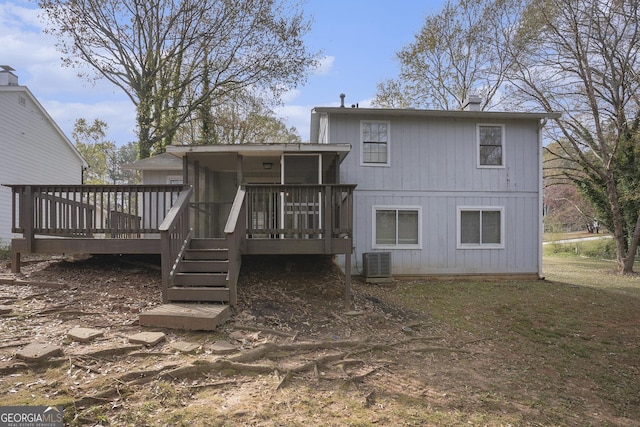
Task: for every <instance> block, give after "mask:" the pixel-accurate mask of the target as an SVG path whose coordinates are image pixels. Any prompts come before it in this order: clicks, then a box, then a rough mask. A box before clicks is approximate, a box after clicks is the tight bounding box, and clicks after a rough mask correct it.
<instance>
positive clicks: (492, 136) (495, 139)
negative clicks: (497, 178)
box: [477, 125, 504, 167]
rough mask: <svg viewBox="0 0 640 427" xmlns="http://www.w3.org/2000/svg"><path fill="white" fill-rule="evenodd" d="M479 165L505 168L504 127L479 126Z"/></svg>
mask: <svg viewBox="0 0 640 427" xmlns="http://www.w3.org/2000/svg"><path fill="white" fill-rule="evenodd" d="M477 132H478V165H479V166H480V167H503V166H504V126H503V125H478V131H477Z"/></svg>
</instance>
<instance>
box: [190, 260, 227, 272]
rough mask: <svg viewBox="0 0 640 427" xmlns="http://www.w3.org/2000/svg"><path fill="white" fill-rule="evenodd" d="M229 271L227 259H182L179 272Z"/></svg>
mask: <svg viewBox="0 0 640 427" xmlns="http://www.w3.org/2000/svg"><path fill="white" fill-rule="evenodd" d="M228 271H229V260H215V261H209V260H182V261H181V262H180V266H179V268H178V272H179V273H226V272H228Z"/></svg>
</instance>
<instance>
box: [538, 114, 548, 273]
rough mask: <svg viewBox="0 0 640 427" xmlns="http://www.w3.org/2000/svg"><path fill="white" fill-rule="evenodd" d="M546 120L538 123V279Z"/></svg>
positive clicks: (539, 270)
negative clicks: (543, 134) (543, 143)
mask: <svg viewBox="0 0 640 427" xmlns="http://www.w3.org/2000/svg"><path fill="white" fill-rule="evenodd" d="M545 124H546V119H544V120H540V121H538V277H543V276H542V238H543V236H544V217H543V215H542V209H544V183H543V179H542V156H543V154H542V153H543V148H542V129H543V128H544V125H545Z"/></svg>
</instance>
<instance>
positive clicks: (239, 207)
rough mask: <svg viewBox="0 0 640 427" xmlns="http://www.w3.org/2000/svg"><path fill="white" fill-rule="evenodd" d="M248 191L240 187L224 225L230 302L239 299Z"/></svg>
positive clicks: (234, 302) (233, 303)
mask: <svg viewBox="0 0 640 427" xmlns="http://www.w3.org/2000/svg"><path fill="white" fill-rule="evenodd" d="M245 196H246V192H245V190H244V189H243V188H242V187H239V188H238V191H237V192H236V197H235V199H234V200H233V204H232V205H231V212H230V213H229V218H228V219H227V224H226V225H225V227H224V233H225V235H226V240H227V249H228V253H229V272H228V274H229V277H228V279H229V280H228V285H229V303H230V304H231V305H235V304H237V301H238V278H239V277H240V267H241V265H242V251H243V248H244V243H245V238H246V232H247V223H246V221H244V218H245V217H246V212H247V204H246V203H245V202H246V200H245Z"/></svg>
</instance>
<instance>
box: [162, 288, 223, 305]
mask: <svg viewBox="0 0 640 427" xmlns="http://www.w3.org/2000/svg"><path fill="white" fill-rule="evenodd" d="M167 300H169V301H171V302H177V301H190V302H228V301H229V288H222V287H218V288H207V287H202V286H199V287H195V286H194V287H178V286H174V287H172V288H169V289H167Z"/></svg>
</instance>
